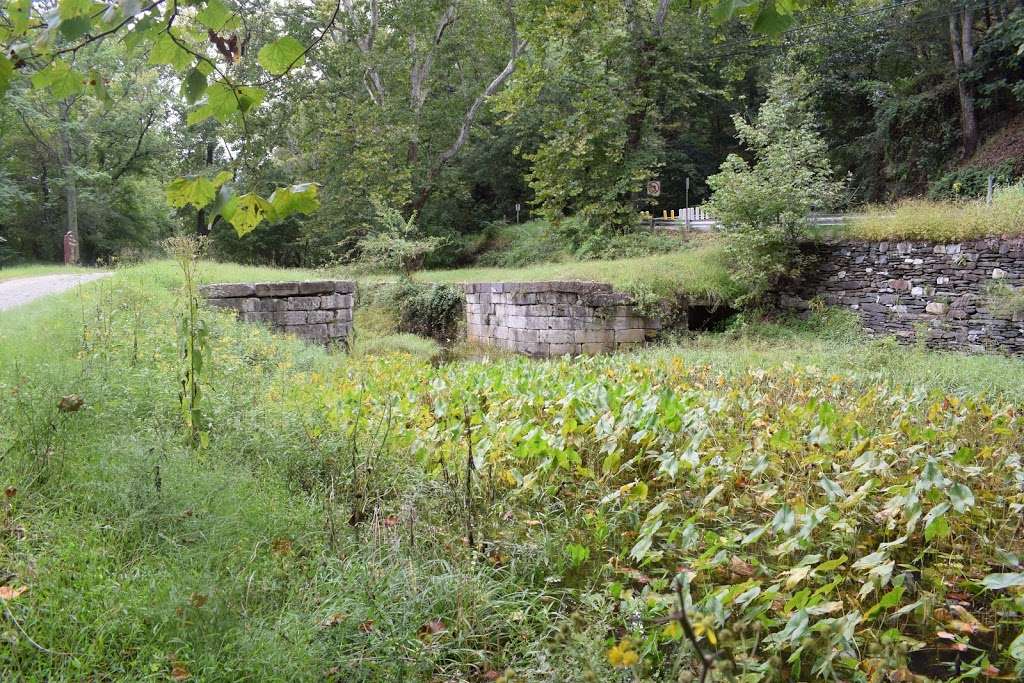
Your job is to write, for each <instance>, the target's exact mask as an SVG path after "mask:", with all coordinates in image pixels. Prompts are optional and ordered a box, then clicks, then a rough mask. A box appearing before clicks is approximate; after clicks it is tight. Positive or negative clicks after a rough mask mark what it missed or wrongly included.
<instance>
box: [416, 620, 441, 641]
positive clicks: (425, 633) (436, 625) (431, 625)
mask: <svg viewBox="0 0 1024 683" xmlns="http://www.w3.org/2000/svg"><path fill="white" fill-rule="evenodd" d="M447 630H448V627H447V626H445V625H444V622H443V621H441V620H440V619H431V620H430V621H428V622H427V623H425V624H423V626H420V638H423V637H430V636H436V635H437V634H439V633H444V632H445V631H447Z"/></svg>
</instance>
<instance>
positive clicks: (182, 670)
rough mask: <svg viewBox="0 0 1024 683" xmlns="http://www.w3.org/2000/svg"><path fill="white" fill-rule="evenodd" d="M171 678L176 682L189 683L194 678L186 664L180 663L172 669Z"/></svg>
mask: <svg viewBox="0 0 1024 683" xmlns="http://www.w3.org/2000/svg"><path fill="white" fill-rule="evenodd" d="M171 678H172V679H173V680H175V681H187V680H188V679H190V678H192V674H190V673H189V671H188V669H187V668H186V667H185V665H184V664H181V663H180V662H179V663H178V664H175V665H174V666H173V667H171Z"/></svg>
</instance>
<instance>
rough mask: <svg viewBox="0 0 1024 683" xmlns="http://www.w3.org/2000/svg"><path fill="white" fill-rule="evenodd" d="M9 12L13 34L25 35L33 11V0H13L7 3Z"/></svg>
mask: <svg viewBox="0 0 1024 683" xmlns="http://www.w3.org/2000/svg"><path fill="white" fill-rule="evenodd" d="M7 13H8V15H10V17H11V29H12V31H13V35H15V36H21V35H24V33H25V31H27V30H28V22H29V18H30V15H31V13H32V0H11V2H9V3H7Z"/></svg>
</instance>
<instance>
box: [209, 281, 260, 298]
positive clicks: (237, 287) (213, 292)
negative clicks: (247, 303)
mask: <svg viewBox="0 0 1024 683" xmlns="http://www.w3.org/2000/svg"><path fill="white" fill-rule="evenodd" d="M255 293H256V288H255V287H254V286H253V285H247V284H222V285H205V286H203V287H200V288H199V294H200V295H202V296H203V297H205V298H207V299H229V298H235V297H243V296H252V295H254V294H255Z"/></svg>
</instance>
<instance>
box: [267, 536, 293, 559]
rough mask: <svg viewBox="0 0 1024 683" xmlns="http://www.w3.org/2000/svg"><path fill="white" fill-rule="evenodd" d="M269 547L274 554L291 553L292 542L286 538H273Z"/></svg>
mask: <svg viewBox="0 0 1024 683" xmlns="http://www.w3.org/2000/svg"><path fill="white" fill-rule="evenodd" d="M270 549H271V551H272V552H273V553H274V554H275V555H291V553H292V542H291V540H290V539H287V538H275V539H274V540H273V541H272V542H271V544H270Z"/></svg>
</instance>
